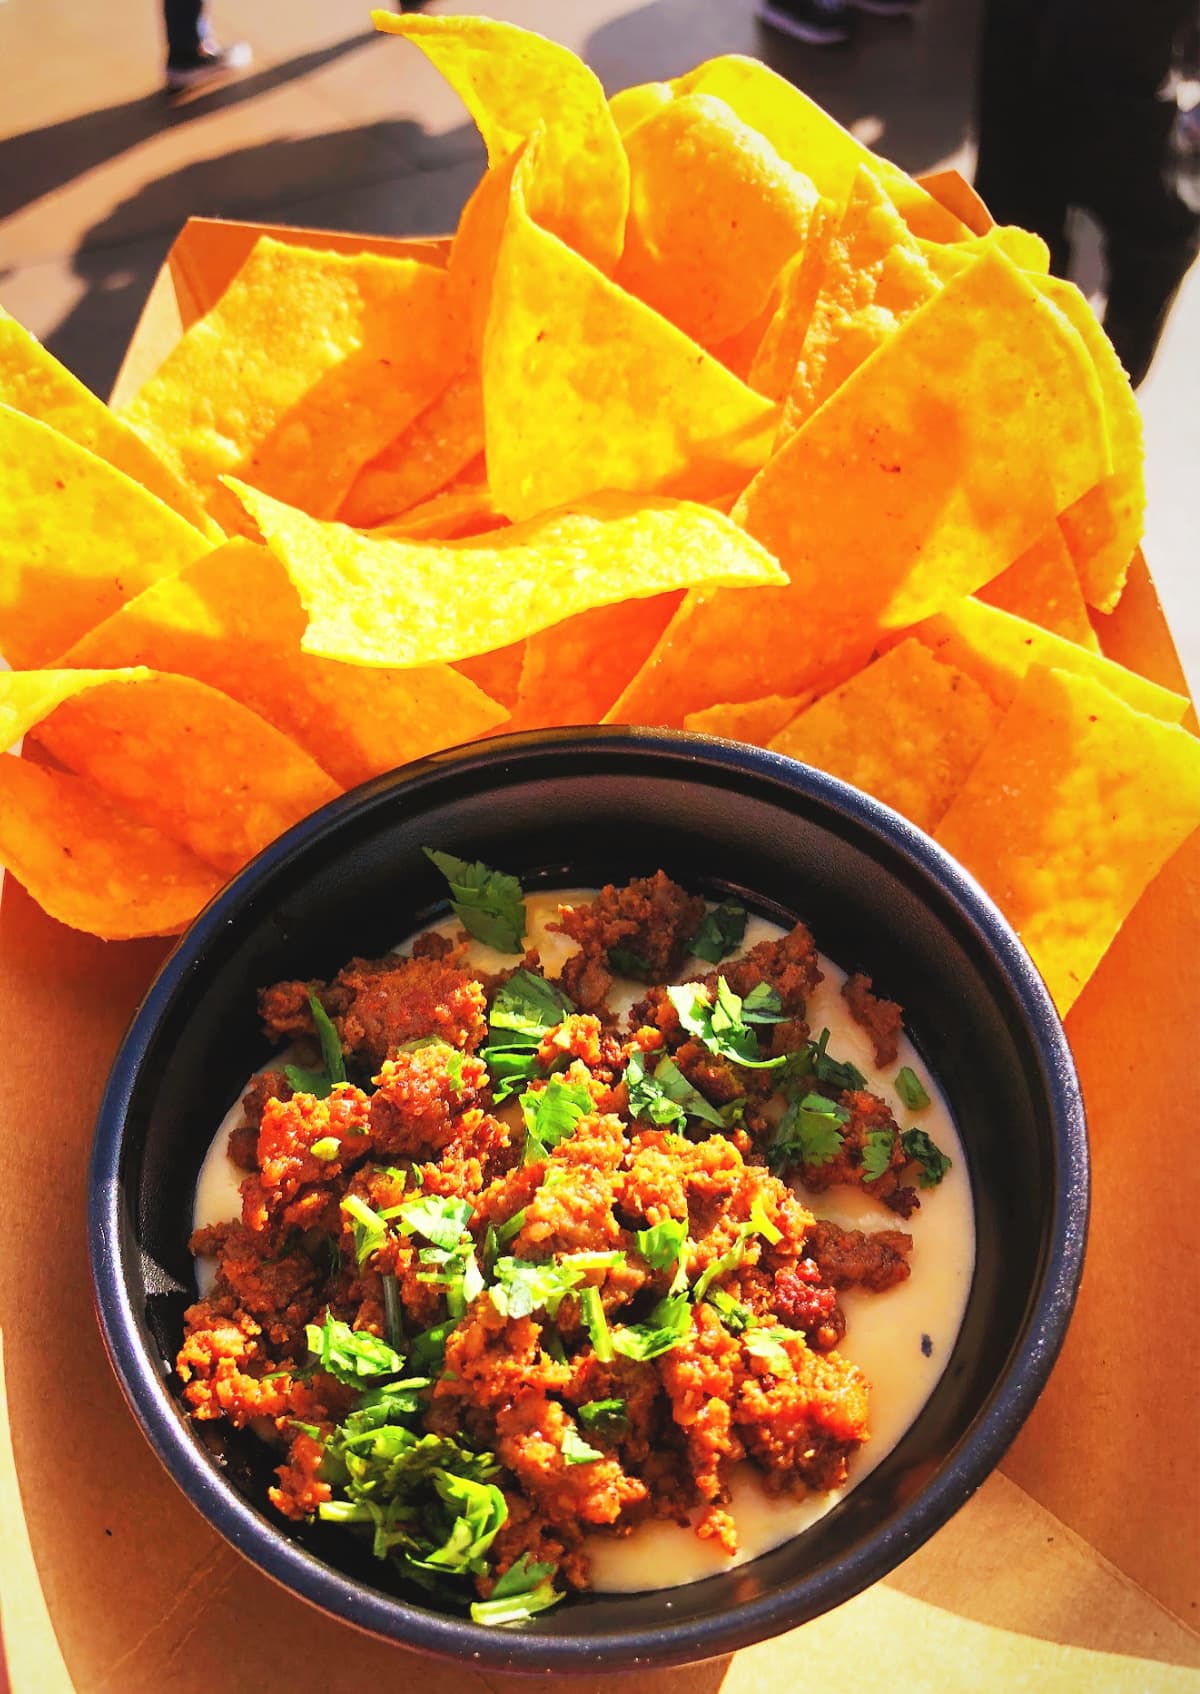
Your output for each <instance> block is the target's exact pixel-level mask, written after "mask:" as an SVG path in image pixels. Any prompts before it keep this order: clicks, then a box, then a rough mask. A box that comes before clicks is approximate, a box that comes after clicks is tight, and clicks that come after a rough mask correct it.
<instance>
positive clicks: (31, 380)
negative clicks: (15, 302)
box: [0, 306, 222, 542]
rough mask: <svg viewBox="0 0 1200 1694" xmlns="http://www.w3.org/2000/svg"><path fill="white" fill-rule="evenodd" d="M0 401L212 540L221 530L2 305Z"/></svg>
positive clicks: (127, 429)
mask: <svg viewBox="0 0 1200 1694" xmlns="http://www.w3.org/2000/svg"><path fill="white" fill-rule="evenodd" d="M0 404H2V405H5V406H11V407H12V409H13V411H14V412H24V413H25V415H26V417H30V418H37V419H39V420H40V421H41V422H42V423H44V424H49V425H50V427H51V429H56V430H58V432H59V434H60V435H66V436H69V437H70V439H71V440H72V441H74V442H75V444H76V446H78V447H86V448H87V450H88V452H89V453H94V454H95V455H96V457H97V458H98V459H106V460H107V461H108V463H109V464H110V465H112V466H113V467H114V468H115V469H116V470H119V471H123V472H124V473H125V475H126V476H127V477H130V478H131V479H132V480H133V481H134V482H139V483H141V485H142V487H143V488H145V489H146V490H148V492H149V493H151V494H155V495H157V496H158V498H159V499H160V500H161V501H162V502H163V504H164V505H165V506H170V508H171V510H172V511H174V512H178V513H179V516H180V517H181V518H184V519H186V520H187V522H188V523H190V524H191V525H192V527H193V528H194V529H198V530H199V531H200V532H201V534H203V535H206V536H207V537H208V538H209V540H210V541H213V542H217V541H220V540H221V539H222V535H221V531H220V530H219V529H218V527H217V525H216V524H214V523H213V521H212V519H211V518H210V517H209V516H208V514H207V513H206V512H205V510H204V507H203V506H202V504H201V503H200V501H199V500H198V499H197V498H196V496H195V495H194V494H193V493H192V492H191V490H190V489H188V488H186V487H185V486H184V484H183V483H182V482H181V481H180V480H179V478H178V477H177V476H176V475H175V474H174V472H173V471H171V470H169V469H168V468H167V466H166V465H164V464H163V462H162V460H161V459H160V458H159V457H158V456H157V455H156V454H155V453H153V452H151V450H150V448H149V447H148V446H147V445H146V443H145V442H144V441H143V440H142V438H141V436H140V435H139V434H138V433H137V431H136V430H133V429H130V427H129V425H128V424H127V423H126V422H125V421H124V419H123V418H119V417H118V416H117V414H116V413H115V412H112V411H110V410H109V408H108V407H107V406H106V405H105V404H104V402H103V401H102V400H97V398H96V396H95V395H94V394H93V393H92V391H91V389H90V388H85V387H84V385H83V383H81V382H80V381H79V380H78V378H77V377H74V376H72V375H71V373H70V371H69V370H67V368H66V366H65V365H60V364H59V362H58V360H57V359H56V358H55V357H54V355H53V354H52V353H48V352H47V351H46V349H45V348H44V347H43V346H42V344H41V342H40V341H39V340H38V339H37V337H36V336H33V335H30V333H29V331H28V330H27V329H25V328H24V327H23V326H22V325H21V324H19V323H18V322H17V320H16V319H15V318H12V317H9V315H8V313H7V312H6V311H5V310H4V308H3V306H0Z"/></svg>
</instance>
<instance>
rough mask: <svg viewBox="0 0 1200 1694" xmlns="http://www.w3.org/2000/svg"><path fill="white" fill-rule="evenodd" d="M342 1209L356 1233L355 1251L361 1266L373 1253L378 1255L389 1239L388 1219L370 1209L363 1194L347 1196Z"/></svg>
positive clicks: (342, 1203)
mask: <svg viewBox="0 0 1200 1694" xmlns="http://www.w3.org/2000/svg"><path fill="white" fill-rule="evenodd" d="M341 1209H342V1211H343V1212H345V1214H346V1216H347V1217H348V1218H349V1219H350V1227H351V1229H352V1230H353V1231H354V1251H355V1254H356V1256H357V1258H358V1262H359V1264H360V1265H361V1264H362V1263H363V1261H364V1260H365V1259H369V1258H370V1257H371V1254H372V1253H377V1252H378V1251H379V1249H380V1248H381V1247H382V1246H383V1244H384V1242H385V1241H386V1240H387V1237H388V1226H387V1219H386V1218H385V1217H383V1215H382V1214H381V1213H379V1212H377V1211H375V1210H373V1208H372V1207H370V1206H369V1205H368V1204H367V1202H366V1201H365V1200H364V1199H363V1197H362V1195H361V1194H347V1195H345V1197H344V1198H343V1200H342V1202H341Z"/></svg>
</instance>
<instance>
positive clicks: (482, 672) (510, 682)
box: [450, 641, 525, 730]
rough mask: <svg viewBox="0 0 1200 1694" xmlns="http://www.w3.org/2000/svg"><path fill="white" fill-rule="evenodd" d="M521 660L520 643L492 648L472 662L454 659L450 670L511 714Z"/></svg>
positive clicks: (522, 659)
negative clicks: (467, 680)
mask: <svg viewBox="0 0 1200 1694" xmlns="http://www.w3.org/2000/svg"><path fill="white" fill-rule="evenodd" d="M524 660H525V643H524V641H513V642H511V643H510V644H509V645H508V646H507V647H497V648H494V649H493V651H492V652H490V653H476V654H475V655H474V657H473V658H470V659H458V660H456V661H455V663H454V664H453V665H452V666H451V667H450V668H451V669H452V670H454V671H457V672H458V673H459V674H460V675H461V676H465V677H467V678H468V679H469V680H470V681H471V682H473V683H474V684H475V686H476V688H480V689H482V690H483V692H484V694H486V695H487V696H488V697H489V698H490V699H492V700H496V701H498V702H499V703H500V704H501V705H502V706H505V707H507V708H508V709H509V710H511V709H512V708H513V707H514V706H515V705H516V703H517V692H518V690H519V689H520V686H521V666H522V664H523V663H524ZM504 728H505V729H506V730H507V729H509V728H511V725H510V724H505V725H504Z"/></svg>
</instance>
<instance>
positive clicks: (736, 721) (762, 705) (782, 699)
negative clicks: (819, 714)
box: [683, 694, 812, 747]
mask: <svg viewBox="0 0 1200 1694" xmlns="http://www.w3.org/2000/svg"><path fill="white" fill-rule="evenodd" d="M811 704H812V695H811V694H766V695H764V696H763V698H762V699H761V700H742V701H738V702H734V703H730V702H728V701H722V703H721V704H720V705H717V706H706V707H705V708H704V710H703V711H701V712H689V713H688V715H687V717H686V718H684V720H683V727H684V729H690V730H691V731H692V733H693V734H694V735H720V736H723V737H724V738H725V740H726V741H748V742H749V743H750V745H751V746H752V747H765V746H766V745H767V743H768V742H769V741H770V739H771V737H772V736H773V735H778V734H779V732H780V730H781V729H783V728H784V726H785V725H786V724H789V723H791V721H792V719H793V718H794V717H797V716H798V715H799V714H800V713H801V712H802V711H803V710H804V709H805V707H806V706H811Z"/></svg>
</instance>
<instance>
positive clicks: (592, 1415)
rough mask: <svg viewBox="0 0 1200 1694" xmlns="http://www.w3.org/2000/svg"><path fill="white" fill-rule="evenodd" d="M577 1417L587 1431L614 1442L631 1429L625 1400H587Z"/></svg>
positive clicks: (579, 1409)
mask: <svg viewBox="0 0 1200 1694" xmlns="http://www.w3.org/2000/svg"><path fill="white" fill-rule="evenodd" d="M575 1415H576V1417H577V1418H578V1419H579V1421H580V1423H581V1424H582V1425H583V1427H584V1428H585V1429H590V1430H592V1431H594V1432H595V1433H596V1434H597V1435H607V1436H609V1437H611V1438H612V1439H614V1440H615V1439H618V1438H619V1437H620V1436H622V1435H623V1434H624V1433H625V1431H626V1430H627V1429H628V1428H629V1412H628V1409H627V1407H626V1405H625V1402H624V1400H618V1399H611V1400H586V1401H585V1402H584V1404H583V1405H582V1406H580V1407H579V1408H578V1410H577V1411H576V1413H575Z"/></svg>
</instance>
